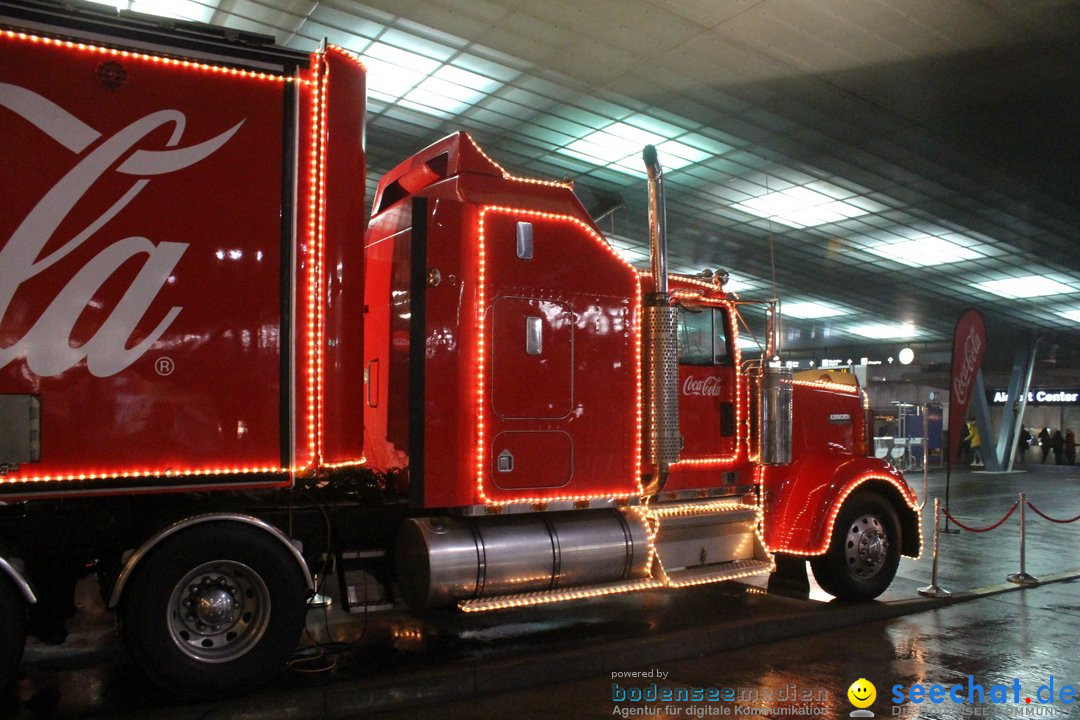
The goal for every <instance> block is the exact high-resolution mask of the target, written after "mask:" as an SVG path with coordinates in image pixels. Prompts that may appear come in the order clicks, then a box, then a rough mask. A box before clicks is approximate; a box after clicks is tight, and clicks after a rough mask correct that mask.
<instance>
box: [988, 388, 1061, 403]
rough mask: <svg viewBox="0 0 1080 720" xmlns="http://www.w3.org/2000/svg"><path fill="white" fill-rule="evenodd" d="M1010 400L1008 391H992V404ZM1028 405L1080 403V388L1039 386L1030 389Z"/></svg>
mask: <svg viewBox="0 0 1080 720" xmlns="http://www.w3.org/2000/svg"><path fill="white" fill-rule="evenodd" d="M1007 401H1008V393H1007V392H1006V391H1004V390H994V391H992V392H991V393H990V403H991V404H992V405H1004V404H1005V403H1006V402H1007ZM1027 402H1028V405H1080V388H1039V389H1036V390H1030V391H1029V392H1028V397H1027Z"/></svg>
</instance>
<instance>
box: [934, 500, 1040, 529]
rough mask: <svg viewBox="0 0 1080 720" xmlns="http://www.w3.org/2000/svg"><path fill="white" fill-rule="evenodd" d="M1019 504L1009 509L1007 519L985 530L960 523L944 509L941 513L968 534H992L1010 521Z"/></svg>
mask: <svg viewBox="0 0 1080 720" xmlns="http://www.w3.org/2000/svg"><path fill="white" fill-rule="evenodd" d="M1019 504H1020V501H1019V500H1017V501H1016V502H1014V503H1013V504H1012V507H1011V508H1009V512H1007V513H1005V517H1003V518H1001V519H1000V520H998V521H997V522H996V523H994V524H993V525H991V526H989V527H984V528H973V527H968V526H967V525H965V524H964V523H962V522H960V521H959V520H957V519H956V518H954V517H953V516H952V515H950V514H949V511H948V510H947V509H942V511H941V512H942V513H944V514H945V517H947V518H949V519H950V520H952V521H953V522H954V523H956V524H957V525H959V526H960V527H962V528H963V529H965V530H967V531H968V532H973V533H984V532H990V531H991V530H993V529H995V528H998V527H1001V524H1002V523H1003V522H1005V521H1006V520H1008V519H1009V517H1010V516H1011V515H1012V514H1013V513H1014V512H1016V506H1017V505H1019ZM1030 504H1031V503H1028V505H1030ZM1039 514H1040V515H1041V514H1042V513H1039Z"/></svg>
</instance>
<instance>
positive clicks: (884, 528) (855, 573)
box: [810, 490, 901, 600]
mask: <svg viewBox="0 0 1080 720" xmlns="http://www.w3.org/2000/svg"><path fill="white" fill-rule="evenodd" d="M900 546H901V542H900V521H899V519H898V518H897V516H896V510H895V509H894V508H893V506H892V504H891V503H890V502H889V501H888V500H886V499H885V498H884V497H882V496H881V495H879V494H878V493H876V492H874V491H872V490H860V491H857V492H855V493H853V494H852V495H851V496H850V497H849V498H848V499H847V501H845V502H844V506H843V508H841V510H840V514H839V515H838V516H837V518H836V524H835V525H834V526H833V533H832V538H831V541H830V543H829V550H828V552H826V553H825V554H824V555H821V556H818V557H815V558H812V559H811V560H810V568H811V569H812V570H813V571H814V579H815V580H817V582H818V585H820V586H821V588H822V589H823V590H824V591H825V592H827V593H829V594H830V595H833V596H835V597H837V598H839V599H841V600H871V599H873V598H876V597H877V596H878V595H880V594H881V593H883V592H885V588H887V587H889V583H891V582H892V580H893V578H894V577H895V576H896V568H897V566H898V565H899V564H900Z"/></svg>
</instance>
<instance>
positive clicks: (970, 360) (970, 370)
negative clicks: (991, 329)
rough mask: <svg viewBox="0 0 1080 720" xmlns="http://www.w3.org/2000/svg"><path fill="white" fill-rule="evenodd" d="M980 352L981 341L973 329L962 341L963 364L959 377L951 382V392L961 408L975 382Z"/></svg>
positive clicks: (964, 404)
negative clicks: (954, 394)
mask: <svg viewBox="0 0 1080 720" xmlns="http://www.w3.org/2000/svg"><path fill="white" fill-rule="evenodd" d="M981 351H982V339H981V338H980V337H979V333H978V332H977V331H976V330H975V328H972V329H971V331H970V332H969V333H968V336H967V337H966V338H965V339H964V349H963V352H964V364H963V365H961V366H960V376H959V377H957V378H956V380H955V382H953V392H954V393H956V401H957V402H958V403H959V404H960V405H962V406H966V405H967V402H968V392H969V391H970V390H971V386H972V384H973V383H974V382H975V370H976V367H975V366H976V365H977V364H978V362H979V359H980V358H979V354H980V352H981Z"/></svg>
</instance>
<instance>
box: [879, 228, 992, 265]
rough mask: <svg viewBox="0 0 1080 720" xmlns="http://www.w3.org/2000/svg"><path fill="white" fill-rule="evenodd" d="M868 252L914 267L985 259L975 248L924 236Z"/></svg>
mask: <svg viewBox="0 0 1080 720" xmlns="http://www.w3.org/2000/svg"><path fill="white" fill-rule="evenodd" d="M866 250H867V251H868V252H872V253H874V254H875V255H880V256H881V257H883V258H885V259H886V260H892V261H893V262H898V263H900V264H902V265H910V266H912V267H926V266H928V265H944V264H946V263H954V262H960V261H961V260H972V259H974V258H979V257H983V254H982V253H980V252H979V251H977V250H975V249H973V248H970V247H965V246H964V245H960V244H958V243H954V242H950V241H949V240H944V239H942V238H939V237H934V236H933V235H923V236H922V237H917V238H912V239H910V240H899V241H897V242H890V243H882V244H880V245H871V246H869V247H867V248H866Z"/></svg>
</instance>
